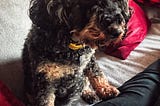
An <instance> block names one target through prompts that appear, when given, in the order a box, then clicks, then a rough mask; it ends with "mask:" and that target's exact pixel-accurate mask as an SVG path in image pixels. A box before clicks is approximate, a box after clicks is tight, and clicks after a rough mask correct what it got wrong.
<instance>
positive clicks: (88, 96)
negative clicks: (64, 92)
mask: <svg viewBox="0 0 160 106" xmlns="http://www.w3.org/2000/svg"><path fill="white" fill-rule="evenodd" d="M82 99H83V100H84V101H85V102H87V103H88V104H93V103H95V102H96V101H98V100H99V98H98V97H97V95H96V93H95V92H92V91H88V90H84V91H83V92H82Z"/></svg>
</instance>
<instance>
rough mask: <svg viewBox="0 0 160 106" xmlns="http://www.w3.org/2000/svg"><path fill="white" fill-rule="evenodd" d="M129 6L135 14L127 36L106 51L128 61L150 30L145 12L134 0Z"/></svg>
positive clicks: (129, 23) (131, 19) (131, 0)
mask: <svg viewBox="0 0 160 106" xmlns="http://www.w3.org/2000/svg"><path fill="white" fill-rule="evenodd" d="M129 6H130V7H131V8H132V9H133V14H132V16H131V18H130V20H129V22H128V32H127V36H126V37H125V38H124V39H123V41H122V42H120V43H119V44H117V45H115V46H111V45H110V46H108V47H106V50H105V51H104V52H105V53H106V54H109V55H111V56H115V57H118V58H120V59H126V58H127V57H128V55H129V54H130V52H131V51H132V50H134V49H135V48H136V47H137V46H138V45H139V44H140V43H141V42H142V41H143V39H144V38H145V36H146V34H147V32H148V28H149V21H148V19H147V17H146V15H145V13H144V12H143V10H142V9H141V8H140V7H139V6H138V5H137V4H136V3H135V2H134V1H133V0H130V1H129Z"/></svg>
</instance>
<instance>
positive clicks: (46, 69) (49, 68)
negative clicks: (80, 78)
mask: <svg viewBox="0 0 160 106" xmlns="http://www.w3.org/2000/svg"><path fill="white" fill-rule="evenodd" d="M37 71H38V72H39V73H45V75H46V79H48V80H50V81H52V80H55V79H59V78H62V77H64V76H66V75H69V74H74V71H75V67H74V66H71V65H63V64H59V63H51V62H48V63H43V64H40V65H39V66H38V68H37Z"/></svg>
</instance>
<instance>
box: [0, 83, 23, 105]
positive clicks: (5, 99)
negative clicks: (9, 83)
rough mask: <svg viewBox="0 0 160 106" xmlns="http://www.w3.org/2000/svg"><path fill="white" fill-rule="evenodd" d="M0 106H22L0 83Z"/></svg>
mask: <svg viewBox="0 0 160 106" xmlns="http://www.w3.org/2000/svg"><path fill="white" fill-rule="evenodd" d="M0 106H24V105H23V103H21V102H20V101H19V100H18V99H17V98H16V97H15V96H14V95H13V94H12V93H11V91H10V90H9V89H8V88H7V87H6V86H5V85H4V84H3V83H2V82H1V81H0Z"/></svg>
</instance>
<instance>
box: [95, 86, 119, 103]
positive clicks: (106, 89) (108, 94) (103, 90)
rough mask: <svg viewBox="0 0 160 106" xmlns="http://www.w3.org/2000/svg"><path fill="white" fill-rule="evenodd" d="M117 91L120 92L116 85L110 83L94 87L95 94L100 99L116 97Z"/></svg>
mask: <svg viewBox="0 0 160 106" xmlns="http://www.w3.org/2000/svg"><path fill="white" fill-rule="evenodd" d="M119 93H120V92H119V90H118V89H117V88H116V87H114V86H111V85H108V86H103V85H102V86H99V87H98V88H97V89H96V94H97V95H98V97H99V98H100V99H102V100H107V99H111V98H113V97H116V96H118V94H119Z"/></svg>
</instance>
